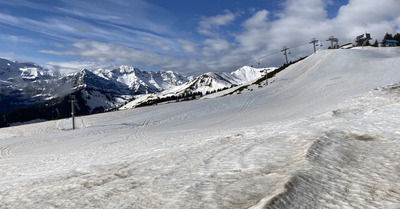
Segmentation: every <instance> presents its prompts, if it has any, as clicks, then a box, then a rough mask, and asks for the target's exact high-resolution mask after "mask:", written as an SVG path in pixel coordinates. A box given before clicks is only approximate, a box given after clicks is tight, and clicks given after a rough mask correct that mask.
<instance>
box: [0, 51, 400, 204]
mask: <svg viewBox="0 0 400 209" xmlns="http://www.w3.org/2000/svg"><path fill="white" fill-rule="evenodd" d="M398 66H400V50H399V49H398V48H364V49H351V50H329V51H328V50H326V51H319V52H318V53H317V54H315V55H311V56H310V57H308V58H307V59H305V60H303V61H300V62H298V63H296V64H294V65H292V66H290V67H289V68H288V69H286V70H285V71H282V72H281V73H279V74H277V75H276V77H275V81H274V82H272V83H271V84H270V85H269V86H267V87H265V88H260V89H257V90H254V91H251V92H250V91H249V92H246V93H242V94H240V95H232V96H227V97H220V98H215V99H204V100H194V101H189V102H182V103H174V104H165V105H157V106H152V107H145V108H137V109H131V110H125V111H118V112H112V113H106V114H98V115H92V116H87V117H79V118H77V122H76V124H77V126H78V127H79V129H77V130H73V131H72V130H68V129H70V121H68V120H60V121H50V122H45V123H39V124H32V125H26V126H18V127H12V128H3V129H1V132H0V149H1V152H0V153H1V158H0V175H1V176H2V178H1V179H0V198H1V201H0V207H2V208H48V207H59V208H71V207H74V208H160V207H162V208H268V207H269V208H338V207H339V208H346V207H347V208H399V207H400V204H399V202H398V200H399V199H400V184H399V182H400V177H399V175H398V172H399V168H400V162H399V161H398V159H399V157H400V151H399V150H400V132H399V131H398V127H399V125H400V118H399V115H400V99H399V95H400V85H399V82H400V69H399V67H398ZM396 83H397V84H396ZM391 84H396V85H391ZM388 85H391V86H388ZM382 86H387V87H384V88H381V87H382Z"/></svg>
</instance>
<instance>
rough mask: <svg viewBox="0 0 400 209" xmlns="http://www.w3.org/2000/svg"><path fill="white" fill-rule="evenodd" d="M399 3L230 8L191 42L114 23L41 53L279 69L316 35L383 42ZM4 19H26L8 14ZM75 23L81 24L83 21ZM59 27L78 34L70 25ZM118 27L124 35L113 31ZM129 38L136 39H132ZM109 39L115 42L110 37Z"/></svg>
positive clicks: (303, 2)
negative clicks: (332, 11) (331, 12)
mask: <svg viewBox="0 0 400 209" xmlns="http://www.w3.org/2000/svg"><path fill="white" fill-rule="evenodd" d="M397 1H398V0H381V1H379V2H376V1H365V0H350V1H349V4H348V5H345V6H343V7H342V8H341V9H340V10H339V12H338V13H337V16H336V17H334V18H328V17H327V14H328V12H327V8H328V7H329V6H330V5H331V4H332V2H333V1H328V2H327V1H324V0H287V1H285V3H283V5H284V8H283V10H282V11H280V12H279V14H278V15H275V13H274V14H273V15H274V16H272V17H273V18H270V16H271V13H270V12H269V11H267V10H254V11H253V13H251V15H250V16H249V17H247V19H246V18H244V16H245V15H244V14H243V13H242V14H241V15H238V14H236V13H233V12H231V11H229V10H225V11H224V12H223V13H222V14H220V15H216V16H210V17H203V18H202V19H201V20H200V21H199V22H198V27H197V28H196V29H197V32H198V33H199V34H197V35H200V36H190V37H187V36H186V38H184V37H185V36H164V35H155V34H154V33H151V32H146V31H137V30H135V29H131V28H129V27H123V26H121V25H118V24H117V25H116V26H112V24H111V23H110V28H108V29H107V30H104V29H102V28H98V27H94V26H92V30H93V32H92V33H96V34H97V36H94V37H99V40H98V41H91V40H86V37H84V38H85V40H78V41H74V44H73V45H72V47H73V48H72V49H70V50H67V51H61V52H60V51H54V50H42V52H44V53H50V54H57V55H76V56H79V57H80V58H81V59H85V60H88V61H90V62H93V63H116V64H130V65H140V66H149V67H150V68H158V67H161V68H164V69H168V70H176V71H180V72H182V73H185V72H186V73H188V74H191V73H193V74H199V73H203V72H207V71H231V70H235V69H236V68H239V67H241V66H243V65H250V64H251V62H252V60H257V59H259V58H262V60H261V62H262V63H266V64H265V65H266V66H277V67H278V66H280V65H281V64H283V62H284V57H283V54H282V52H280V51H281V49H282V47H283V46H288V47H290V48H291V51H292V54H291V55H290V57H289V59H290V60H294V59H298V58H300V57H303V56H306V55H309V54H310V53H312V51H313V50H312V46H311V45H310V44H309V42H310V40H311V39H312V38H314V37H315V38H317V39H318V40H320V41H321V42H322V43H323V44H324V45H325V48H326V46H328V45H330V43H328V42H326V41H325V40H327V39H328V38H329V37H330V36H332V35H333V36H335V37H337V38H339V39H340V40H339V43H342V44H344V43H347V42H349V41H352V40H353V39H354V38H355V37H356V36H357V35H359V34H362V33H364V32H369V33H371V35H372V36H373V37H374V38H377V39H378V41H380V40H381V38H383V35H384V33H386V32H389V33H395V32H399V27H400V13H399V12H398V11H400V4H399V3H398V2H397ZM123 2H124V1H123ZM97 9H99V8H97ZM247 14H248V13H247ZM82 15H83V14H82ZM89 17H91V16H89ZM239 17H240V18H239ZM92 18H95V17H92ZM0 19H3V21H4V20H6V19H10V20H12V21H17V22H18V21H21V20H19V19H13V17H12V16H4V15H3V16H0ZM114 21H117V20H114ZM236 22H239V23H240V24H239V26H240V28H239V29H237V28H236V29H234V30H231V29H232V28H235V27H228V26H230V24H233V23H236ZM35 24H36V25H38V26H39V24H38V23H35ZM75 24H77V25H79V22H78V23H76V22H75ZM75 26H76V25H75ZM46 27H47V26H46ZM113 27H115V28H113ZM165 27H167V26H165ZM57 28H58V29H60V30H63V31H69V30H76V27H72V26H71V25H69V26H57ZM114 29H118V31H122V32H123V33H122V34H118V33H113V32H114ZM161 31H164V29H161ZM129 34H134V35H135V36H134V37H131V38H129V37H128V35H129ZM161 34H162V33H161ZM107 36H111V37H112V38H109V39H106V37H107ZM101 40H109V41H108V42H107V43H106V41H101ZM194 40H196V41H194ZM149 43H150V44H149ZM257 61H258V60H257Z"/></svg>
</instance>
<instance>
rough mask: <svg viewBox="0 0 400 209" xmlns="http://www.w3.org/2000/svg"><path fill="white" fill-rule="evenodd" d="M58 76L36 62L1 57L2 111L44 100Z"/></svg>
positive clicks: (0, 95)
mask: <svg viewBox="0 0 400 209" xmlns="http://www.w3.org/2000/svg"><path fill="white" fill-rule="evenodd" d="M58 76H59V75H58V74H56V73H55V72H53V71H51V70H49V69H44V68H42V67H41V66H39V65H37V64H35V63H30V62H17V61H11V60H8V59H4V58H0V109H1V112H8V111H11V110H14V109H17V108H19V107H23V106H28V105H33V104H39V103H41V102H43V100H45V99H46V98H47V97H48V96H49V91H50V90H51V89H52V87H53V86H52V81H53V80H54V79H56V78H58Z"/></svg>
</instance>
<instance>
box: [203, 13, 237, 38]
mask: <svg viewBox="0 0 400 209" xmlns="http://www.w3.org/2000/svg"><path fill="white" fill-rule="evenodd" d="M234 20H235V15H234V14H233V13H232V12H231V11H229V10H225V11H224V14H220V15H216V16H212V17H203V18H202V20H201V21H200V22H199V27H198V28H197V31H198V32H199V33H200V34H202V35H207V36H216V35H218V34H219V27H221V26H225V25H228V24H230V23H232V22H233V21H234Z"/></svg>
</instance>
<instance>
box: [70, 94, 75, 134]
mask: <svg viewBox="0 0 400 209" xmlns="http://www.w3.org/2000/svg"><path fill="white" fill-rule="evenodd" d="M69 98H70V99H71V100H70V102H71V116H72V129H73V130H74V129H75V106H74V102H75V95H70V96H69Z"/></svg>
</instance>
